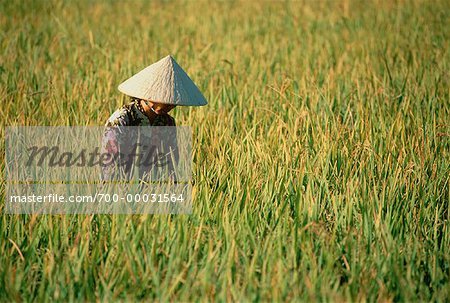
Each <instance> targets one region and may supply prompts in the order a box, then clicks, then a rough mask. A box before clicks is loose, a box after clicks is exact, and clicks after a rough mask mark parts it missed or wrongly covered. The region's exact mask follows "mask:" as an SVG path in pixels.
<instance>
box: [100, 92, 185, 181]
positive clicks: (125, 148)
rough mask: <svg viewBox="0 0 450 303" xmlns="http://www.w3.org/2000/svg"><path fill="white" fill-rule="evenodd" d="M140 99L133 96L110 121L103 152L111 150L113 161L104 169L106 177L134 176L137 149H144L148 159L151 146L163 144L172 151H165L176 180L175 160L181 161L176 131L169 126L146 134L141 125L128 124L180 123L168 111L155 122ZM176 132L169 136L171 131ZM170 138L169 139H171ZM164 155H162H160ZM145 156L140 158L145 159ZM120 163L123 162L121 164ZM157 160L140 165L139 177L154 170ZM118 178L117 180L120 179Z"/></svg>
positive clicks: (156, 118)
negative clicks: (151, 119) (147, 114)
mask: <svg viewBox="0 0 450 303" xmlns="http://www.w3.org/2000/svg"><path fill="white" fill-rule="evenodd" d="M139 102H140V100H139V99H134V98H132V102H131V103H129V104H127V105H124V106H123V107H121V108H119V109H118V110H116V111H115V112H114V113H113V114H112V115H111V117H109V119H108V120H107V122H106V125H105V132H104V134H103V139H102V153H108V154H109V155H110V158H111V159H112V161H110V162H109V163H108V164H107V165H105V166H103V168H102V179H103V180H112V179H113V178H117V176H118V175H117V173H121V175H120V176H122V178H123V176H124V175H123V173H124V174H125V177H126V178H127V179H129V178H130V176H131V174H132V171H133V167H134V165H136V157H135V158H134V160H132V161H129V160H130V157H129V155H136V152H137V149H138V148H139V149H143V150H140V151H139V154H140V155H141V156H142V158H147V157H149V155H150V156H152V155H151V152H153V151H154V150H151V148H148V147H152V148H153V147H156V146H161V144H163V145H164V146H162V147H161V150H165V151H170V152H169V153H165V154H164V155H167V156H166V157H165V160H166V164H167V165H168V169H169V171H170V172H172V173H171V178H172V179H173V180H175V181H176V178H175V174H174V168H173V167H174V163H173V159H175V161H176V162H177V161H178V148H177V144H176V131H175V132H174V131H169V132H168V131H167V128H163V129H160V128H157V127H155V128H151V129H150V131H149V134H150V136H149V134H145V133H143V132H142V130H145V128H141V129H138V128H137V127H128V126H143V127H145V126H176V125H175V120H174V118H173V117H171V116H169V115H168V114H161V115H157V116H156V117H155V118H154V120H153V121H150V119H149V118H148V117H147V116H146V115H145V114H144V112H143V109H142V107H141V106H140V103H139ZM168 133H169V134H174V135H172V136H170V135H169V136H167V134H168ZM168 137H169V138H168ZM160 155H161V154H160ZM142 158H138V159H141V160H142ZM133 161H134V162H133ZM119 163H120V165H118V164H119ZM154 165H155V162H152V161H150V162H147V163H146V164H143V165H139V177H140V179H144V176H145V174H148V173H149V171H152V169H153V168H154ZM116 180H117V179H116Z"/></svg>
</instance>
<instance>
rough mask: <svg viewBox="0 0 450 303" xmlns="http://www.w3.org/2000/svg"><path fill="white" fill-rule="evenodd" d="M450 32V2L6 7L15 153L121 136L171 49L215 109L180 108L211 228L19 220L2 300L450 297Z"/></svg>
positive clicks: (7, 121)
mask: <svg viewBox="0 0 450 303" xmlns="http://www.w3.org/2000/svg"><path fill="white" fill-rule="evenodd" d="M449 20H450V5H449V2H448V1H438V0H436V1H431V0H430V1H416V0H411V1H345V0H343V1H325V0H320V1H290V2H284V1H242V2H236V1H231V2H228V1H220V2H219V1H208V2H203V1H194V0H193V1H183V2H172V1H170V2H167V3H166V2H158V1H156V2H152V3H148V2H144V1H142V2H141V1H129V2H122V1H117V2H116V1H110V2H108V1H98V2H91V1H1V3H0V26H1V32H0V46H1V49H0V53H1V57H0V60H1V61H0V85H1V86H0V96H1V105H0V116H1V120H0V121H1V126H2V127H1V138H2V139H4V130H5V127H6V126H8V125H103V124H104V122H105V120H106V119H107V118H108V117H109V115H110V114H111V113H112V112H113V111H114V110H115V109H116V108H117V107H119V106H120V105H122V104H124V103H126V102H127V101H128V99H127V98H126V97H125V96H123V95H122V94H121V93H119V92H118V90H117V85H118V84H119V83H120V82H121V81H123V80H124V79H126V78H128V77H130V76H131V75H132V74H134V73H136V72H137V71H139V70H140V69H142V68H143V67H145V66H147V65H149V64H151V63H153V62H155V61H157V60H158V59H160V58H162V57H164V56H166V55H167V54H173V55H174V57H175V58H176V60H177V62H178V63H179V64H180V65H181V66H182V67H183V68H184V69H185V70H186V71H187V72H188V74H189V75H190V76H191V78H192V79H193V80H194V81H195V82H196V83H197V84H198V86H199V87H200V88H201V90H202V91H203V92H204V94H205V96H206V98H207V99H208V100H209V105H208V106H206V107H202V108H177V109H175V111H174V112H173V115H174V117H175V119H176V121H177V123H178V124H179V125H190V126H192V129H193V134H194V152H193V163H194V172H193V174H194V181H195V186H194V190H193V195H194V213H193V214H192V215H190V216H187V215H183V216H181V215H180V216H169V215H166V216H140V215H135V216H125V215H93V216H86V215H70V216H69V215H68V216H50V215H48V216H47V215H45V216H36V215H28V216H25V215H6V214H1V216H0V239H1V241H0V300H7V301H10V300H31V299H32V298H36V299H38V300H39V301H41V300H61V301H66V300H78V299H81V300H88V301H93V300H100V301H107V302H108V301H111V300H115V299H116V300H117V299H120V300H140V299H146V300H160V301H167V300H169V301H180V300H182V301H192V300H199V299H201V298H202V299H204V300H212V299H216V300H239V301H248V300H251V301H258V300H277V301H279V300H280V301H281V300H293V299H296V300H301V301H309V300H313V301H322V300H332V301H343V300H357V301H360V300H369V301H378V300H379V301H410V300H426V301H428V300H438V301H448V300H449V299H450V280H449V277H450V252H449V248H450V221H449V218H450V209H449V204H450V189H449V187H450V185H449V175H450V173H449V172H450V101H449V100H450V98H449V70H450V68H449V36H450V34H449V29H450V21H449ZM2 141H3V140H2ZM1 146H2V161H1V165H2V168H3V167H4V158H3V157H4V156H3V155H4V142H2V145H1ZM2 179H3V178H2ZM3 189H4V181H3V182H2V192H3ZM2 197H4V195H3V194H2ZM3 199H4V198H2V200H3ZM3 201H4V200H3ZM1 208H2V206H0V211H1Z"/></svg>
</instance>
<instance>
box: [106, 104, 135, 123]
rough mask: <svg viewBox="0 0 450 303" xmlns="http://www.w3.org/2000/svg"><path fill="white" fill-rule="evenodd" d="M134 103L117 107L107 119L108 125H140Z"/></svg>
mask: <svg viewBox="0 0 450 303" xmlns="http://www.w3.org/2000/svg"><path fill="white" fill-rule="evenodd" d="M134 107H135V106H134V103H133V102H132V103H129V104H126V105H123V106H122V107H120V108H119V109H117V110H116V111H115V112H114V113H113V114H112V115H111V116H110V117H109V118H108V120H107V121H106V126H133V125H138V124H139V121H138V118H139V117H138V115H137V113H136V109H135V108H134Z"/></svg>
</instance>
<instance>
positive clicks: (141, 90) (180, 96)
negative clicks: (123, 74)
mask: <svg viewBox="0 0 450 303" xmlns="http://www.w3.org/2000/svg"><path fill="white" fill-rule="evenodd" d="M119 90H120V91H121V92H122V93H124V94H126V95H129V96H130V97H131V102H130V103H129V104H127V105H125V106H123V107H121V108H119V109H118V110H117V111H115V112H114V113H113V114H112V115H111V117H110V118H109V119H108V121H107V122H106V129H105V133H104V136H103V142H102V152H103V153H107V154H109V155H110V159H112V161H110V162H109V163H108V165H105V166H104V167H103V169H102V177H103V179H104V180H111V179H113V178H117V177H119V178H122V177H123V175H121V174H119V175H117V173H120V172H122V173H125V176H126V178H127V179H130V178H131V177H132V173H133V167H134V165H136V162H137V161H136V160H138V161H139V163H140V165H138V166H139V177H140V178H141V179H142V178H143V176H144V175H145V174H149V172H150V171H151V170H152V169H154V166H155V161H153V160H151V161H147V162H146V161H143V158H145V159H146V160H148V159H150V156H153V155H152V153H155V149H152V148H154V147H156V146H161V143H162V145H164V146H161V148H160V149H162V150H163V151H164V155H165V156H166V158H165V159H166V160H167V161H166V164H167V168H168V169H169V173H170V177H171V179H172V180H176V175H175V170H174V166H175V164H176V163H174V160H175V161H177V160H178V148H177V141H176V129H174V128H169V129H168V128H144V127H153V126H173V127H174V126H175V120H174V119H173V118H172V117H171V116H170V115H169V114H168V113H169V112H170V111H171V110H172V109H173V108H175V107H176V106H178V105H180V106H181V105H184V106H202V105H206V104H207V101H206V99H205V97H204V96H203V95H202V93H201V92H200V90H199V89H198V88H197V86H196V85H195V83H194V82H193V81H192V80H191V79H190V78H189V76H188V75H187V74H186V73H185V72H184V70H183V69H182V68H181V67H180V66H179V65H178V63H177V62H176V61H175V59H174V58H173V57H172V56H170V55H169V56H167V57H165V58H163V59H161V60H159V61H158V62H156V63H154V64H152V65H150V66H148V67H147V68H145V69H143V70H142V71H140V72H139V73H137V74H136V75H134V76H133V77H131V78H129V79H128V80H126V81H125V82H123V83H122V84H120V85H119ZM128 126H139V127H141V128H139V129H138V128H129V127H128ZM137 149H142V150H143V152H142V151H141V152H140V153H138V152H137ZM131 155H133V156H135V157H134V158H133V159H132V157H131ZM137 155H140V157H141V158H139V159H136V158H138V156H137ZM163 163H164V161H163Z"/></svg>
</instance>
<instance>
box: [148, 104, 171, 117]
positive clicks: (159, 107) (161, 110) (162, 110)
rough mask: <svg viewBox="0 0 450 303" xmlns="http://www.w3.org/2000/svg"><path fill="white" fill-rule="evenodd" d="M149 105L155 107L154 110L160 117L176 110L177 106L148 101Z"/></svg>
mask: <svg viewBox="0 0 450 303" xmlns="http://www.w3.org/2000/svg"><path fill="white" fill-rule="evenodd" d="M147 104H148V106H150V107H153V110H154V111H155V113H157V114H158V115H162V114H167V113H168V112H170V111H171V110H172V109H174V108H175V106H176V105H173V104H164V103H156V102H151V101H147Z"/></svg>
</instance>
